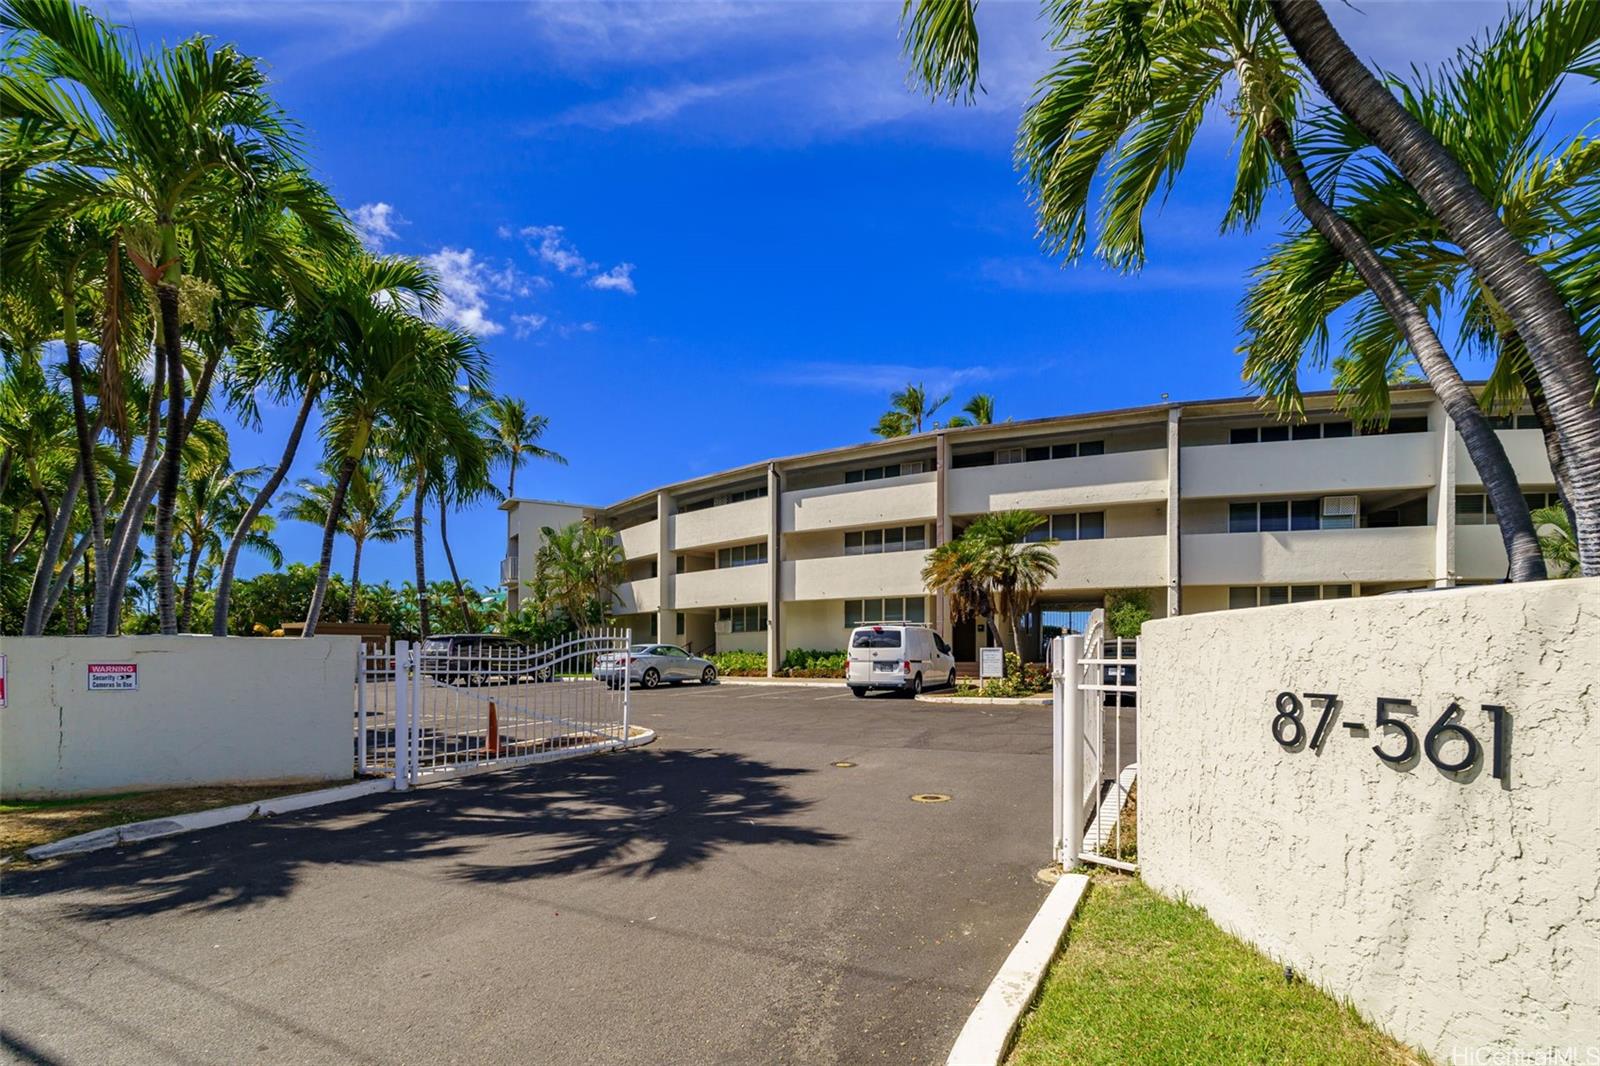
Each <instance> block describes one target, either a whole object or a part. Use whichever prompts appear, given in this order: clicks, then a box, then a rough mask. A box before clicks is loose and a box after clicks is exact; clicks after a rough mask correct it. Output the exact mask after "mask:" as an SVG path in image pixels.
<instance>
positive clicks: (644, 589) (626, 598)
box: [614, 577, 661, 614]
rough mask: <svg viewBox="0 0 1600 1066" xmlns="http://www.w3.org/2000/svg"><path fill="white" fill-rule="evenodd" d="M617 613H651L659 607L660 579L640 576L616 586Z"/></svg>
mask: <svg viewBox="0 0 1600 1066" xmlns="http://www.w3.org/2000/svg"><path fill="white" fill-rule="evenodd" d="M617 598H618V599H619V600H621V601H622V602H621V603H619V604H618V605H617V606H616V607H615V608H614V610H615V612H616V613H617V614H651V613H653V612H655V611H657V610H659V609H660V608H661V579H660V578H656V577H642V578H640V579H639V580H637V581H624V582H623V583H622V584H620V585H618V586H617Z"/></svg>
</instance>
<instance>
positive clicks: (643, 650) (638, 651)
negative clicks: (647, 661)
mask: <svg viewBox="0 0 1600 1066" xmlns="http://www.w3.org/2000/svg"><path fill="white" fill-rule="evenodd" d="M653 647H655V645H654V644H635V645H634V646H633V647H631V648H629V649H628V651H630V652H631V653H633V654H634V655H649V654H650V649H651V648H653Z"/></svg>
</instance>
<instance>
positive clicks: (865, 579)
mask: <svg viewBox="0 0 1600 1066" xmlns="http://www.w3.org/2000/svg"><path fill="white" fill-rule="evenodd" d="M927 561H928V553H927V552H925V551H907V552H885V553H883V554H879V555H837V556H829V557H827V558H823V559H794V560H791V561H789V562H785V563H784V564H783V598H784V599H785V600H848V599H860V598H862V597H863V596H867V597H871V596H921V595H923V594H924V591H925V590H924V589H923V586H922V567H923V565H924V564H925V563H926V562H927Z"/></svg>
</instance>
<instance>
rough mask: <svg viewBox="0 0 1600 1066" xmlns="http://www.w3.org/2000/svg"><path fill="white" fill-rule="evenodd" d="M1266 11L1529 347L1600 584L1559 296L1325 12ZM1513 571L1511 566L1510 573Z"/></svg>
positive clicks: (1580, 402) (1579, 378)
mask: <svg viewBox="0 0 1600 1066" xmlns="http://www.w3.org/2000/svg"><path fill="white" fill-rule="evenodd" d="M1271 4H1272V14H1273V18H1274V19H1275V20H1276V21H1277V23H1278V25H1279V27H1281V28H1282V30H1283V32H1284V35H1285V36H1286V37H1288V39H1289V43H1290V45H1291V46H1293V48H1294V50H1295V53H1296V54H1297V55H1299V57H1300V58H1301V60H1302V61H1303V62H1304V63H1305V65H1306V67H1307V69H1309V70H1310V71H1311V73H1312V76H1313V77H1315V78H1316V80H1317V84H1318V85H1319V86H1321V88H1322V91H1323V92H1324V93H1326V94H1327V96H1328V99H1329V100H1331V101H1333V103H1334V106H1336V107H1337V108H1339V110H1340V111H1342V112H1343V113H1344V114H1345V115H1347V116H1349V118H1350V120H1351V121H1352V122H1354V123H1355V124H1356V126H1357V127H1359V128H1360V129H1361V131H1362V132H1363V133H1364V134H1366V135H1367V137H1369V138H1370V139H1371V140H1372V142H1373V143H1374V144H1376V145H1377V146H1378V147H1379V149H1381V150H1382V151H1383V153H1384V154H1385V155H1387V156H1388V157H1389V158H1390V159H1392V160H1393V161H1394V163H1395V165H1396V166H1397V167H1398V168H1399V170H1400V172H1401V174H1403V175H1404V176H1405V179H1406V181H1407V182H1409V183H1410V184H1411V187H1412V188H1414V189H1415V190H1416V191H1417V195H1418V196H1420V197H1421V198H1422V200H1423V202H1424V203H1426V204H1427V205H1428V209H1429V210H1430V211H1432V212H1433V215H1434V217H1435V218H1437V219H1438V220H1439V224H1440V225H1441V226H1443V227H1444V230H1445V232H1446V233H1448V234H1449V235H1450V239H1451V240H1453V241H1454V242H1455V243H1456V244H1457V245H1459V246H1460V247H1461V251H1462V254H1463V255H1464V256H1465V257H1466V260H1467V262H1468V264H1469V265H1470V266H1471V267H1472V269H1473V272H1474V273H1476V274H1477V276H1478V278H1479V280H1480V281H1481V282H1482V284H1483V286H1484V288H1485V289H1487V290H1488V291H1489V293H1490V294H1491V295H1492V296H1493V297H1494V298H1495V301H1496V302H1497V303H1498V304H1499V305H1500V307H1501V308H1502V309H1503V310H1504V311H1505V313H1506V315H1507V316H1508V317H1509V318H1510V319H1511V321H1512V324H1513V325H1514V326H1515V327H1516V330H1517V334H1518V335H1519V336H1520V337H1521V338H1522V340H1523V342H1524V343H1525V344H1526V345H1527V348H1528V356H1529V358H1530V359H1531V360H1532V361H1533V366H1534V370H1535V371H1536V373H1537V374H1538V377H1539V381H1540V382H1541V383H1542V384H1543V386H1544V392H1545V396H1546V398H1547V401H1548V403H1549V405H1550V413H1551V417H1552V419H1553V420H1554V421H1555V424H1556V427H1557V429H1558V430H1559V432H1560V435H1561V450H1562V454H1563V455H1564V456H1565V457H1566V460H1567V475H1568V478H1569V480H1570V482H1571V485H1572V496H1573V499H1572V500H1571V501H1570V502H1571V504H1572V508H1573V512H1574V514H1575V517H1576V520H1577V521H1576V524H1575V525H1574V528H1573V532H1574V534H1575V535H1576V538H1577V541H1578V558H1579V565H1580V568H1581V570H1582V572H1583V573H1584V574H1585V575H1589V576H1594V575H1600V409H1596V408H1595V406H1594V404H1593V398H1594V395H1595V385H1596V379H1595V370H1594V366H1593V364H1591V363H1590V361H1589V352H1588V349H1587V348H1586V347H1585V345H1584V343H1583V338H1582V336H1581V335H1580V334H1579V333H1578V328H1577V324H1576V323H1575V322H1574V321H1573V318H1572V314H1571V312H1570V311H1569V310H1568V308H1567V306H1566V304H1565V303H1563V302H1562V299H1561V294H1560V293H1559V292H1558V291H1557V290H1556V287H1555V285H1554V284H1553V283H1552V282H1551V280H1550V278H1549V276H1548V275H1546V274H1545V272H1544V271H1543V270H1542V269H1540V267H1539V265H1538V264H1537V263H1535V262H1534V261H1533V258H1532V257H1531V256H1530V255H1529V254H1528V251H1527V249H1525V248H1524V247H1523V246H1522V245H1521V244H1520V243H1518V241H1517V239H1516V237H1515V236H1513V235H1512V233H1511V231H1510V230H1508V229H1507V228H1506V226H1505V223H1504V222H1503V221H1502V220H1501V218H1500V216H1499V215H1498V214H1497V213H1496V212H1495V210H1494V207H1493V206H1492V205H1491V204H1490V203H1489V201H1488V200H1487V199H1485V197H1484V195H1483V194H1482V193H1481V192H1480V191H1479V190H1478V188H1477V187H1476V186H1475V185H1473V184H1472V180H1471V179H1470V178H1469V177H1468V176H1467V173H1466V171H1465V170H1463V169H1462V167H1461V164H1460V163H1459V162H1458V161H1457V160H1456V159H1455V157H1454V156H1452V155H1451V154H1450V152H1449V151H1448V150H1446V149H1445V147H1444V146H1443V145H1441V144H1440V143H1439V142H1438V140H1437V139H1436V138H1435V137H1434V136H1433V135H1432V134H1431V133H1429V132H1428V130H1427V129H1426V128H1425V127H1424V126H1423V125H1422V123H1421V122H1419V121H1418V120H1417V119H1416V117H1415V116H1414V115H1412V114H1411V113H1410V112H1408V111H1407V110H1406V109H1405V108H1403V107H1401V106H1400V103H1399V101H1398V100H1396V99H1395V98H1394V95H1393V94H1392V93H1390V92H1389V90H1388V89H1387V88H1386V87H1385V86H1384V85H1383V83H1382V82H1380V81H1378V79H1377V78H1375V77H1374V76H1373V75H1372V72H1371V71H1369V70H1368V69H1367V68H1366V66H1365V65H1363V64H1362V62H1361V61H1360V60H1359V59H1357V58H1356V56H1355V54H1354V53H1353V52H1351V51H1350V48H1349V46H1347V45H1346V44H1345V43H1344V41H1343V39H1342V38H1340V36H1339V33H1338V31H1337V30H1335V29H1334V28H1333V24H1332V23H1331V22H1329V21H1328V16H1327V13H1326V12H1324V11H1323V10H1322V5H1321V4H1320V3H1314V2H1307V0H1271ZM1463 436H1464V434H1463ZM1480 472H1482V468H1480ZM1484 476H1485V477H1486V478H1487V477H1488V474H1487V473H1486V472H1485V474H1484ZM1487 487H1488V486H1487V485H1485V488H1487ZM1516 563H1517V560H1516V558H1515V557H1513V560H1512V564H1513V567H1515V566H1516Z"/></svg>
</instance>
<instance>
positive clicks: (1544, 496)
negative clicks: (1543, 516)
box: [1522, 492, 1561, 511]
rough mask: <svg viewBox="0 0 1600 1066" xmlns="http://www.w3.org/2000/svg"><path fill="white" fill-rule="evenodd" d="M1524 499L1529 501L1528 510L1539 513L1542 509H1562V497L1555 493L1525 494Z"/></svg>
mask: <svg viewBox="0 0 1600 1066" xmlns="http://www.w3.org/2000/svg"><path fill="white" fill-rule="evenodd" d="M1522 497H1523V499H1525V500H1527V501H1528V510H1530V511H1537V510H1539V508H1541V507H1560V506H1561V496H1560V494H1559V493H1554V492H1525V493H1523V494H1522Z"/></svg>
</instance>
